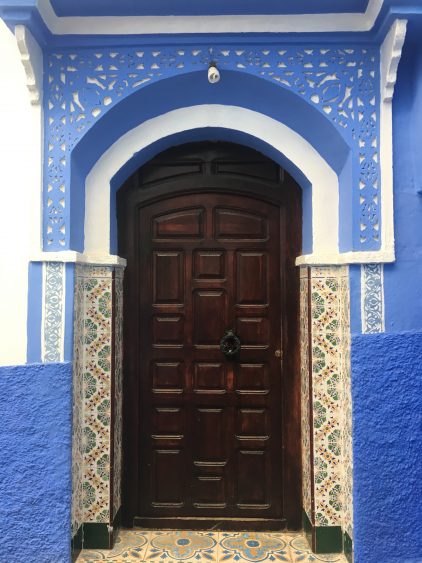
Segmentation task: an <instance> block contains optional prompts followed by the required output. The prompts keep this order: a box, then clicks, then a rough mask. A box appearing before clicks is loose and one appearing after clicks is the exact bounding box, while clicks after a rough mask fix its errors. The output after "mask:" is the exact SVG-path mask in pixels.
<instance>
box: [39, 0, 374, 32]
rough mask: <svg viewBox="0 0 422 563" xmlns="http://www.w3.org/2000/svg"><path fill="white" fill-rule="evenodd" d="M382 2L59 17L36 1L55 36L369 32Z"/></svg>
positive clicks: (48, 5)
mask: <svg viewBox="0 0 422 563" xmlns="http://www.w3.org/2000/svg"><path fill="white" fill-rule="evenodd" d="M383 4H384V0H369V4H368V6H367V9H366V11H365V12H364V13H329V14H288V15H277V14H268V15H265V14H260V15H225V16H100V17H97V16H78V17H70V16H66V17H59V16H57V15H56V13H55V12H54V10H53V8H52V6H51V3H50V0H38V1H37V7H38V11H39V13H40V15H41V17H42V19H43V20H44V23H45V24H46V26H47V27H48V28H49V30H50V31H51V32H52V33H54V34H56V35H72V34H76V35H77V34H86V35H126V34H127V35H139V34H172V33H195V34H197V33H312V32H335V31H369V30H370V29H372V27H373V25H374V23H375V21H376V19H377V17H378V15H379V13H380V11H381V9H382V6H383Z"/></svg>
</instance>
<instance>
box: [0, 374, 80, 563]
mask: <svg viewBox="0 0 422 563" xmlns="http://www.w3.org/2000/svg"><path fill="white" fill-rule="evenodd" d="M0 382H1V393H0V413H1V414H0V421H1V423H0V458H1V467H2V475H1V479H0V499H1V502H0V561H1V562H2V563H3V562H4V563H6V562H7V563H24V562H25V563H67V562H68V561H70V520H71V451H72V436H71V429H72V370H71V364H69V363H66V364H28V365H25V366H14V367H1V368H0Z"/></svg>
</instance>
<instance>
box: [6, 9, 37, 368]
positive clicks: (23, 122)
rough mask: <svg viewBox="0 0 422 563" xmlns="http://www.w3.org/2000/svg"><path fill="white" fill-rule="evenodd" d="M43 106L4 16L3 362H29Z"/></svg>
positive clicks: (13, 363) (7, 363)
mask: <svg viewBox="0 0 422 563" xmlns="http://www.w3.org/2000/svg"><path fill="white" fill-rule="evenodd" d="M40 194H41V108H40V106H39V105H36V106H33V105H31V103H30V98H29V93H28V89H27V86H26V74H25V71H24V68H23V66H22V64H21V59H20V53H19V50H18V47H17V45H16V41H15V38H14V36H13V34H12V33H11V32H10V31H9V30H8V29H7V27H6V26H5V24H4V23H3V21H2V20H0V258H1V275H0V365H16V364H23V363H25V362H26V318H27V301H28V299H27V293H28V260H29V256H30V254H31V253H32V252H34V251H38V250H39V247H40V243H39V233H40V228H39V220H40Z"/></svg>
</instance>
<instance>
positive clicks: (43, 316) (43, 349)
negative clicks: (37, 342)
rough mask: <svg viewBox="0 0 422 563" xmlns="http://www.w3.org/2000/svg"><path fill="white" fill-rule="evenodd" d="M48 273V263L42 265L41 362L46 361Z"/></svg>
mask: <svg viewBox="0 0 422 563" xmlns="http://www.w3.org/2000/svg"><path fill="white" fill-rule="evenodd" d="M46 275H47V264H43V265H42V282H41V362H42V363H44V362H45V288H46V283H45V278H46Z"/></svg>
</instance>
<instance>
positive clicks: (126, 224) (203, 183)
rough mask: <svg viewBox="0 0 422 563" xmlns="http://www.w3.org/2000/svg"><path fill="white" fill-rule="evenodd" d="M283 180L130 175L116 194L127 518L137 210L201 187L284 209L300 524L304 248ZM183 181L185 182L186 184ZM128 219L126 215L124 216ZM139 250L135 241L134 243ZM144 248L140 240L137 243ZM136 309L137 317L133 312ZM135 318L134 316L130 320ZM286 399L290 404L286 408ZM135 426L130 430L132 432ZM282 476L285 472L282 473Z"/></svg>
mask: <svg viewBox="0 0 422 563" xmlns="http://www.w3.org/2000/svg"><path fill="white" fill-rule="evenodd" d="M283 178H284V179H283V182H282V184H274V183H272V182H270V181H266V180H263V179H261V178H254V179H253V180H251V179H247V178H243V177H242V178H241V179H233V178H231V180H230V184H231V185H230V187H227V185H226V184H225V179H224V178H218V177H205V178H204V177H201V178H195V177H191V178H189V177H184V178H183V182H181V178H180V177H179V178H176V179H172V180H165V181H160V182H159V183H157V184H158V185H155V186H145V187H142V186H134V185H133V183H132V182H130V181H127V182H126V183H125V184H124V185H123V186H122V188H121V189H120V190H119V192H118V194H117V219H118V238H119V255H120V256H123V257H125V258H129V260H128V263H127V267H126V272H125V277H124V296H125V297H124V323H123V324H124V328H123V335H124V336H123V347H124V354H123V358H124V360H123V409H122V411H123V415H122V416H123V421H122V422H123V436H122V443H123V466H122V522H123V524H124V525H125V526H128V527H132V526H133V520H134V517H135V516H136V505H137V499H138V478H139V477H138V476H139V448H133V447H132V445H133V444H134V443H139V436H140V432H141V429H140V428H139V420H140V417H139V401H137V400H135V399H134V398H135V397H139V392H140V390H139V386H138V378H137V376H136V374H137V373H138V367H137V358H136V355H135V354H134V350H136V342H135V340H136V336H137V335H136V334H134V333H133V332H132V331H131V330H130V326H133V324H132V323H133V322H137V323H138V326H139V316H138V311H135V310H133V307H132V308H131V306H130V302H131V301H132V299H131V296H132V295H134V292H135V291H136V287H137V285H138V284H137V283H134V281H133V280H135V279H137V281H138V282H139V281H140V280H139V278H138V273H137V272H133V270H132V268H133V267H134V265H133V264H132V263H131V260H130V257H128V253H127V248H128V245H127V241H128V240H130V239H131V238H132V240H134V239H135V233H134V224H135V215H136V213H137V212H138V210H139V208H141V207H144V206H148V205H150V204H152V203H155V202H158V201H161V200H166V199H171V198H172V197H177V196H181V195H191V194H196V193H204V192H208V193H224V194H233V195H244V196H247V197H251V198H254V199H258V200H262V201H265V202H268V203H271V204H273V205H277V206H278V207H279V208H280V213H281V214H285V222H283V221H281V224H285V233H280V237H281V236H284V235H285V245H284V248H285V260H284V261H283V260H281V280H282V283H284V286H282V287H281V288H280V289H281V309H282V310H283V308H284V309H285V311H286V317H285V318H286V326H284V327H282V338H283V350H285V351H286V353H285V357H284V358H283V368H282V393H283V405H282V441H283V450H282V454H283V460H282V467H283V500H284V507H283V513H284V516H285V518H286V521H287V527H288V528H289V529H300V528H301V511H302V500H301V489H302V460H301V412H300V410H301V391H300V389H301V385H300V334H299V330H300V323H299V269H298V268H297V267H296V266H295V259H296V257H297V256H299V255H300V253H301V234H302V233H301V231H302V229H301V226H302V208H301V189H300V187H299V186H298V184H297V183H296V182H295V181H294V180H293V179H292V178H291V177H290V176H289V175H288V174H286V173H285V174H284V176H283ZM181 184H183V188H181ZM123 219H124V220H123ZM134 248H135V251H136V248H137V247H136V245H134ZM138 248H139V246H138ZM134 315H135V318H134ZM129 319H131V322H129ZM286 405H288V406H289V408H288V409H287V407H286ZM129 429H130V432H129ZM280 478H281V476H280Z"/></svg>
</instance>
